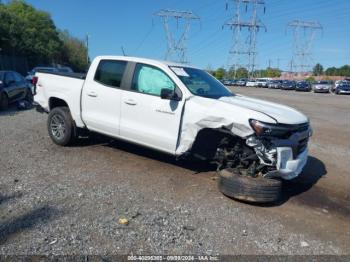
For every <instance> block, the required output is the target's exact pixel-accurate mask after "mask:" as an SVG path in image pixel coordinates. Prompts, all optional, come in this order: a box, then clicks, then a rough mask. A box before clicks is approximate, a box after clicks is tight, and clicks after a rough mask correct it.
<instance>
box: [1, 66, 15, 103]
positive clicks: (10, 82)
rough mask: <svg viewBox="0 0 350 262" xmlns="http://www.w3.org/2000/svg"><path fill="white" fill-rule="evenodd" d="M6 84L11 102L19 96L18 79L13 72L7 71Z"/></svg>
mask: <svg viewBox="0 0 350 262" xmlns="http://www.w3.org/2000/svg"><path fill="white" fill-rule="evenodd" d="M4 84H5V89H6V93H7V96H8V98H9V100H10V102H12V101H15V100H16V98H17V97H18V90H17V86H16V80H15V77H14V75H13V73H12V72H6V74H5V80H4Z"/></svg>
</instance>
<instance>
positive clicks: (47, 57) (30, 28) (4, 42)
mask: <svg viewBox="0 0 350 262" xmlns="http://www.w3.org/2000/svg"><path fill="white" fill-rule="evenodd" d="M0 52H1V53H2V54H6V55H10V56H24V57H26V58H27V60H28V64H29V67H35V66H38V65H58V64H60V65H66V66H70V67H71V68H72V69H73V70H74V71H85V70H86V69H87V66H88V59H87V57H88V56H87V48H86V46H85V44H84V41H82V40H80V39H78V38H76V37H73V36H71V35H70V34H69V32H68V31H62V30H60V29H58V28H56V26H55V24H54V22H53V20H52V18H51V16H50V14H48V13H47V12H44V11H40V10H37V9H35V8H34V7H33V6H31V5H29V4H27V3H26V2H25V1H24V0H13V1H11V2H9V3H7V4H1V3H0Z"/></svg>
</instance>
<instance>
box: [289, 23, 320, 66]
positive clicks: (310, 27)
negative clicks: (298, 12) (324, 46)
mask: <svg viewBox="0 0 350 262" xmlns="http://www.w3.org/2000/svg"><path fill="white" fill-rule="evenodd" d="M287 27H289V28H292V30H293V36H294V47H293V49H294V50H293V59H292V60H293V66H294V69H295V70H296V71H297V72H298V73H305V72H307V71H310V69H311V68H312V64H313V59H312V51H311V49H312V45H313V42H314V39H315V36H316V32H317V31H318V30H321V31H322V30H323V27H322V26H321V24H320V23H319V22H316V21H302V20H294V21H291V22H289V23H288V25H287ZM301 33H303V35H301Z"/></svg>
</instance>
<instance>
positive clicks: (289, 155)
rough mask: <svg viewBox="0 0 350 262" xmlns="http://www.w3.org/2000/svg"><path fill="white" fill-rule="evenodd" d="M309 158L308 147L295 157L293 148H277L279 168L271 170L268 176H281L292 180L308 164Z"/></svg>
mask: <svg viewBox="0 0 350 262" xmlns="http://www.w3.org/2000/svg"><path fill="white" fill-rule="evenodd" d="M307 158H308V149H307V148H306V149H305V150H304V151H303V152H302V153H300V154H299V155H298V156H297V157H296V158H295V159H293V150H292V148H290V147H278V148H277V164H276V168H277V170H274V171H270V172H268V173H267V174H266V176H267V177H281V178H283V179H285V180H291V179H293V178H296V177H297V176H299V174H300V173H301V172H302V171H303V168H304V167H305V165H306V162H307Z"/></svg>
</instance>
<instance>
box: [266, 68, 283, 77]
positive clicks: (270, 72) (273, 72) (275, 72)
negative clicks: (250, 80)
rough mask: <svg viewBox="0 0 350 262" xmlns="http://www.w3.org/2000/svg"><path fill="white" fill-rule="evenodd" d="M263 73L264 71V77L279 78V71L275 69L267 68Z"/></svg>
mask: <svg viewBox="0 0 350 262" xmlns="http://www.w3.org/2000/svg"><path fill="white" fill-rule="evenodd" d="M265 71H266V72H265V75H266V77H271V78H275V77H280V76H281V70H279V69H277V68H270V67H268V68H267V69H266V70H265Z"/></svg>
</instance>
